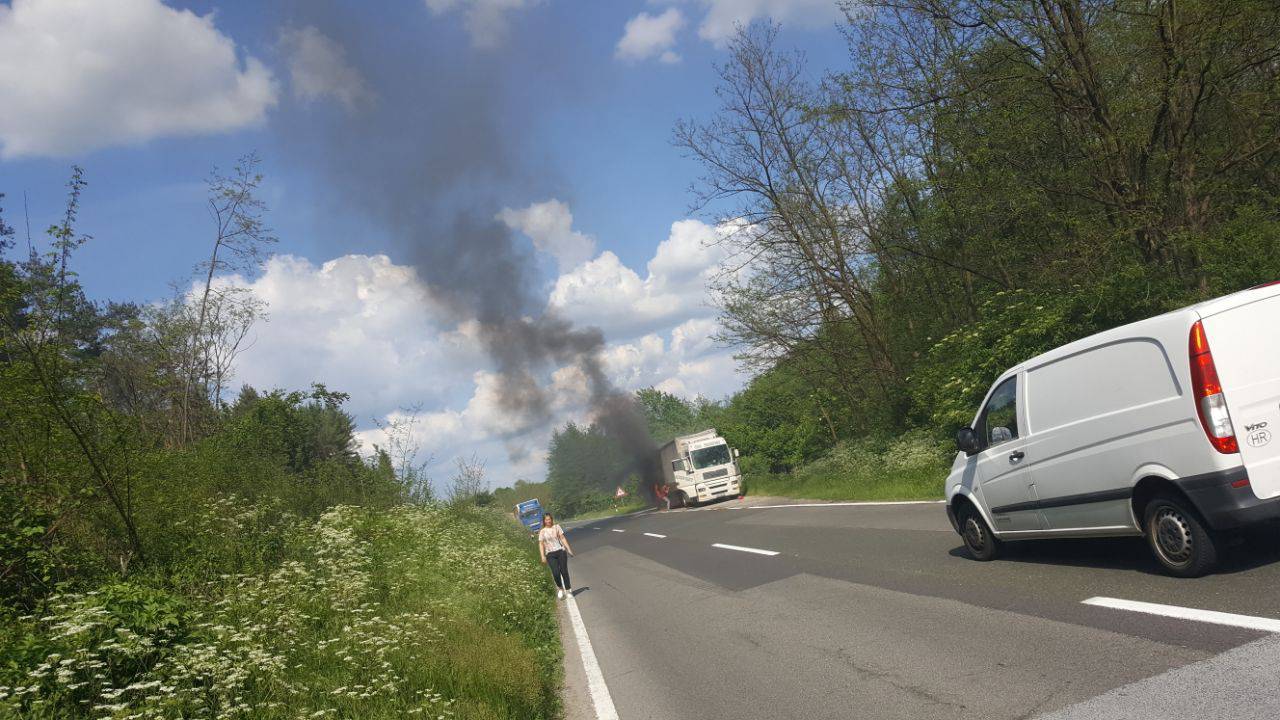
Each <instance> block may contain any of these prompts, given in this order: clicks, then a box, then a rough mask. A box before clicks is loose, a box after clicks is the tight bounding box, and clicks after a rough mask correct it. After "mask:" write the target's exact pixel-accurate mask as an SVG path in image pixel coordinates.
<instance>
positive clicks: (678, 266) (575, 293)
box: [550, 220, 725, 340]
mask: <svg viewBox="0 0 1280 720" xmlns="http://www.w3.org/2000/svg"><path fill="white" fill-rule="evenodd" d="M723 232H725V231H724V230H723V229H717V228H714V227H712V226H710V225H707V224H706V223H703V222H700V221H698V220H681V221H679V222H676V223H673V224H672V225H671V233H670V234H669V235H668V236H667V239H666V240H663V241H662V242H661V243H660V244H659V245H658V249H657V251H656V252H655V253H654V257H653V259H652V260H650V261H649V264H648V274H647V275H646V277H644V278H643V279H642V278H641V277H640V275H639V274H638V273H636V272H635V271H634V270H632V269H631V268H629V267H627V266H625V265H623V264H622V261H621V260H619V259H618V256H617V255H614V254H613V253H612V252H609V251H607V250H606V251H605V252H603V253H601V254H600V255H599V256H597V257H596V258H595V259H594V260H591V261H590V262H587V263H583V264H582V265H579V266H578V267H577V268H575V269H574V270H573V271H571V272H568V273H565V274H563V275H561V276H560V277H559V278H558V279H557V280H556V283H555V286H554V287H553V288H552V290H551V298H550V305H551V306H552V307H553V308H555V309H556V310H557V311H559V312H561V313H563V314H564V315H565V316H567V317H569V318H571V319H573V320H574V321H575V322H578V323H580V324H583V325H595V326H597V327H601V328H604V329H605V332H606V334H607V335H608V337H610V338H612V339H615V340H627V339H630V338H633V337H636V336H637V335H641V334H644V333H646V332H651V331H653V330H655V329H658V328H661V327H670V326H671V325H672V324H674V323H678V322H681V321H683V320H685V319H687V318H689V317H694V316H698V317H709V316H712V315H714V314H715V311H714V309H713V308H712V307H711V306H710V304H709V303H708V297H707V291H706V286H707V281H708V280H709V279H710V278H711V277H712V276H713V275H714V274H715V273H716V272H718V270H719V267H720V262H721V261H722V259H723V257H724V252H725V251H724V249H723V247H722V246H721V245H720V244H719V243H718V242H717V241H718V240H719V239H720V237H721V235H722V233H723Z"/></svg>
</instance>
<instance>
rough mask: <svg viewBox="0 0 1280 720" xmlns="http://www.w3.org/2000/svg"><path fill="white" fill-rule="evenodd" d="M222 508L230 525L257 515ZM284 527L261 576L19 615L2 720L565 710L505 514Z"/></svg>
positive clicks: (129, 586)
mask: <svg viewBox="0 0 1280 720" xmlns="http://www.w3.org/2000/svg"><path fill="white" fill-rule="evenodd" d="M218 510H219V512H218V513H217V516H216V517H214V516H211V517H208V518H205V520H206V521H207V522H208V523H210V524H219V523H220V524H222V525H223V526H224V527H223V528H222V529H223V531H224V532H228V533H235V532H237V528H236V527H235V525H236V523H237V522H242V521H243V522H253V521H254V520H253V518H252V515H253V508H252V506H249V505H248V504H245V505H244V506H243V507H241V508H239V511H240V512H238V513H234V512H233V513H231V514H227V513H226V510H227V508H225V507H221V508H218ZM210 529H212V528H204V530H206V531H207V530H210ZM232 537H234V535H232ZM277 539H278V540H279V542H281V543H282V544H283V547H284V548H285V549H284V551H283V556H282V560H281V562H280V563H279V564H278V565H277V566H276V567H275V568H274V569H272V570H270V571H268V572H264V573H258V574H246V575H222V576H218V577H212V578H204V579H202V580H201V581H200V582H187V583H185V584H183V585H181V586H176V585H174V584H173V583H169V584H168V585H167V586H166V585H164V584H163V583H161V582H159V581H153V582H148V581H147V580H146V578H143V577H131V578H129V579H127V580H117V581H113V582H112V583H111V584H109V585H105V586H102V587H99V588H97V589H95V590H92V591H88V592H80V593H63V594H61V595H57V596H54V597H53V598H51V599H50V600H49V601H48V602H47V604H46V607H44V608H41V612H39V613H37V614H34V615H27V616H23V617H20V618H12V622H6V623H5V624H4V629H3V630H0V718H3V717H17V718H64V717H94V718H167V717H191V718H196V717H199V718H268V719H274V718H315V719H318V718H325V717H335V718H336V717H344V718H402V717H424V718H441V717H447V718H477V719H486V720H487V719H489V718H521V719H524V718H553V717H556V716H558V713H559V712H560V708H559V697H558V689H559V686H560V645H559V639H558V635H557V629H556V620H555V607H554V600H553V599H552V594H551V592H550V587H549V580H548V578H547V575H546V573H545V572H544V571H543V569H542V567H541V566H540V565H539V563H538V559H537V555H536V552H535V551H534V549H533V547H532V545H531V543H529V541H528V539H527V538H526V537H524V536H523V535H522V534H521V532H520V530H519V528H517V527H515V526H514V525H513V524H511V523H509V522H507V521H506V519H504V518H503V517H502V516H501V515H499V514H498V513H495V512H491V511H484V510H477V509H467V508H444V507H407V506H406V507H397V508H392V509H390V510H385V511H376V512H375V511H369V510H363V509H360V508H354V507H337V508H334V509H332V510H330V511H329V512H327V513H325V514H324V515H323V516H322V517H320V518H319V519H318V520H316V521H313V522H308V521H301V520H298V519H296V518H294V519H293V520H291V521H282V523H281V524H280V526H279V532H278V538H277ZM6 620H10V618H6Z"/></svg>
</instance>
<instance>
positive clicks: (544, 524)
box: [542, 513, 556, 527]
mask: <svg viewBox="0 0 1280 720" xmlns="http://www.w3.org/2000/svg"><path fill="white" fill-rule="evenodd" d="M548 520H550V521H551V523H550V524H547V521H548ZM555 524H556V519H555V517H554V516H552V515H551V513H547V514H546V515H543V516H542V527H554V526H555Z"/></svg>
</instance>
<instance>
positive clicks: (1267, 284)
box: [1249, 280, 1280, 290]
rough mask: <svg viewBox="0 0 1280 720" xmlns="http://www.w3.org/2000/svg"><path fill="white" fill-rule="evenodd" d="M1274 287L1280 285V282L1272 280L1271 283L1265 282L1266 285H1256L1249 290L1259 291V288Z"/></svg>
mask: <svg viewBox="0 0 1280 720" xmlns="http://www.w3.org/2000/svg"><path fill="white" fill-rule="evenodd" d="M1273 285H1280V280H1272V281H1271V282H1264V283H1262V284H1261V285H1254V286H1253V287H1251V288H1249V289H1250V290H1257V289H1259V288H1264V287H1271V286H1273Z"/></svg>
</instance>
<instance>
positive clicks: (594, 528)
mask: <svg viewBox="0 0 1280 720" xmlns="http://www.w3.org/2000/svg"><path fill="white" fill-rule="evenodd" d="M591 529H592V530H599V529H600V528H598V527H593V528H591Z"/></svg>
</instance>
